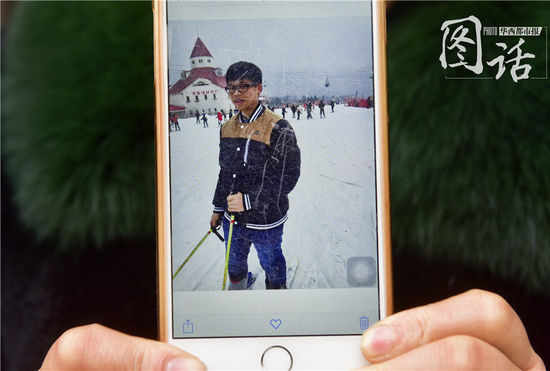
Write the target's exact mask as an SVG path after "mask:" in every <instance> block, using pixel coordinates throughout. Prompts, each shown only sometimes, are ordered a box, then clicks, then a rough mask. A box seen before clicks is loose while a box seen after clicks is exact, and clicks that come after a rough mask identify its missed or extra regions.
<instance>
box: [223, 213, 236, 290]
mask: <svg viewBox="0 0 550 371" xmlns="http://www.w3.org/2000/svg"><path fill="white" fill-rule="evenodd" d="M233 224H235V215H233V214H231V220H230V221H229V235H228V236H227V249H226V250H227V251H226V252H225V269H224V271H223V284H222V290H225V282H226V281H227V269H228V266H229V251H230V249H231V237H232V236H233Z"/></svg>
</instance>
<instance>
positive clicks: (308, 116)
mask: <svg viewBox="0 0 550 371" xmlns="http://www.w3.org/2000/svg"><path fill="white" fill-rule="evenodd" d="M311 110H312V108H311V103H308V105H307V106H306V112H307V119H308V120H309V119H313V116H312V115H311Z"/></svg>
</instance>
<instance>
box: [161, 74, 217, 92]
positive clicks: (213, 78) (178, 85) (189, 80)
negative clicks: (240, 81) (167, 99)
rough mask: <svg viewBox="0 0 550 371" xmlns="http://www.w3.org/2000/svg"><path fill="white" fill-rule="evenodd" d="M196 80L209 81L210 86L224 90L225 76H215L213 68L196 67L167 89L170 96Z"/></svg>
mask: <svg viewBox="0 0 550 371" xmlns="http://www.w3.org/2000/svg"><path fill="white" fill-rule="evenodd" d="M197 79H206V80H209V81H210V82H211V83H212V84H214V85H217V86H219V87H220V88H225V87H226V86H227V83H226V82H225V76H218V75H216V69H215V68H213V67H198V68H193V69H192V70H191V73H190V74H189V76H187V78H186V79H180V80H179V81H178V82H176V83H175V84H174V86H172V87H171V88H170V89H169V92H170V94H178V93H181V92H182V91H183V89H185V88H187V87H188V86H189V85H191V84H192V83H193V82H195V81H196V80H197Z"/></svg>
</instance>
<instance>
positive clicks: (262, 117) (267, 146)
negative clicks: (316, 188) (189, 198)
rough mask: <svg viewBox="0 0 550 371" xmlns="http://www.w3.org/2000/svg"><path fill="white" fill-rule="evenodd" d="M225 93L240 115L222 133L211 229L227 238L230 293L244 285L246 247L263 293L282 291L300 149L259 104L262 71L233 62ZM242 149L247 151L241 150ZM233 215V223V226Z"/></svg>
mask: <svg viewBox="0 0 550 371" xmlns="http://www.w3.org/2000/svg"><path fill="white" fill-rule="evenodd" d="M225 78H226V81H227V86H226V88H225V90H226V92H227V93H228V94H229V98H230V99H231V101H232V102H233V104H234V105H235V107H237V108H238V109H239V112H238V113H237V114H236V115H235V116H234V117H233V118H231V119H230V120H229V121H227V122H226V123H225V124H223V126H222V128H221V130H220V145H219V148H220V154H219V157H218V158H219V164H220V172H219V175H218V182H217V185H216V191H215V193H214V199H213V201H212V203H213V205H214V212H213V213H212V217H211V218H210V226H211V227H215V226H218V225H219V224H220V223H223V230H224V234H225V241H226V243H228V241H229V230H230V228H232V229H231V230H232V233H231V240H230V241H231V249H230V250H229V264H228V273H229V279H230V283H229V289H230V290H244V289H246V288H247V284H248V282H247V281H248V263H247V259H248V254H249V252H250V247H251V245H252V244H254V248H255V249H256V252H257V253H258V258H259V260H260V265H261V266H262V268H263V269H264V270H265V276H266V279H265V285H266V288H267V289H285V288H287V286H286V275H287V263H286V259H285V257H284V255H283V251H282V249H281V243H282V238H283V226H284V223H285V222H286V220H287V211H288V207H289V202H288V194H289V193H290V192H291V191H292V190H293V189H294V186H295V185H296V183H297V181H298V178H299V177H300V149H299V148H298V143H297V141H296V135H295V133H294V130H293V129H292V127H291V126H290V124H289V123H288V121H286V120H284V119H283V118H281V117H279V116H278V115H276V114H275V113H273V112H272V111H270V110H268V109H266V107H265V106H264V105H262V104H260V102H259V100H258V99H259V96H260V93H261V92H262V89H263V86H262V71H261V70H260V69H259V68H258V67H257V66H256V65H254V64H252V63H249V62H237V63H234V64H232V65H231V66H229V68H228V69H227V73H226V77H225ZM244 148H246V150H242V149H244ZM230 214H232V215H233V216H234V217H235V223H233V224H231V227H230V220H231V218H232V217H231V215H230Z"/></svg>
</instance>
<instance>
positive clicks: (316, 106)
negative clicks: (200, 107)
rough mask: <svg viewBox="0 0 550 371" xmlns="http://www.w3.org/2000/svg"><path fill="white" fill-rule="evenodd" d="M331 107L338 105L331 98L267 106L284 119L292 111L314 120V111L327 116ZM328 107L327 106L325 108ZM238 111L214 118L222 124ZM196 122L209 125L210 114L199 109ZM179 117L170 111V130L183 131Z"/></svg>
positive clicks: (219, 112)
mask: <svg viewBox="0 0 550 371" xmlns="http://www.w3.org/2000/svg"><path fill="white" fill-rule="evenodd" d="M327 106H329V107H330V110H331V111H330V112H331V113H334V107H335V106H336V102H335V101H334V100H331V101H330V102H328V103H325V102H324V101H323V100H322V99H321V100H319V101H316V102H305V103H286V104H282V105H281V106H280V107H277V108H275V107H272V106H271V105H269V104H267V105H266V107H267V108H268V109H269V110H271V111H273V112H276V113H278V114H280V115H281V116H282V117H283V118H284V119H286V116H287V114H288V115H289V114H290V113H292V118H293V119H296V120H300V118H302V115H303V114H304V113H305V114H306V120H312V119H313V118H314V117H313V115H314V112H315V111H316V110H318V111H319V113H318V115H319V118H320V119H324V118H326V114H325V109H328V107H327ZM325 107H327V108H325ZM237 112H238V110H229V112H225V111H224V110H223V109H222V110H220V111H216V113H215V114H214V118H215V119H217V122H218V127H220V126H222V125H223V124H224V123H225V122H226V121H227V120H229V119H230V118H231V117H233V115H235V114H236V113H237ZM195 119H196V120H195V124H198V125H200V124H202V126H203V127H204V128H207V127H209V126H208V115H207V114H206V113H203V114H202V115H201V114H200V113H199V112H198V111H197V112H196V113H195ZM178 120H179V117H178V114H177V113H176V112H170V115H169V131H170V132H172V131H181V127H180V124H179V121H178Z"/></svg>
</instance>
